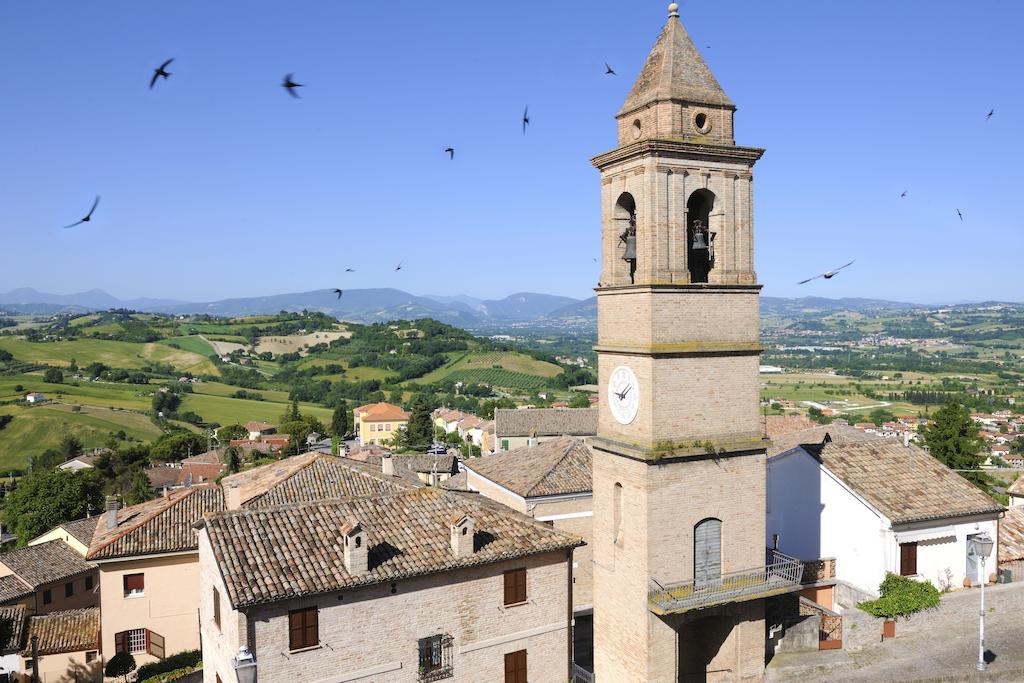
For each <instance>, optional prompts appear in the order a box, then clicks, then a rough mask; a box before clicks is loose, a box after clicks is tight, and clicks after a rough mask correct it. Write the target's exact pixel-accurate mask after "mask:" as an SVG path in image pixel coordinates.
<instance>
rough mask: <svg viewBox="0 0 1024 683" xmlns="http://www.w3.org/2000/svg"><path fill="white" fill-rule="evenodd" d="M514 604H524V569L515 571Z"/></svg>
mask: <svg viewBox="0 0 1024 683" xmlns="http://www.w3.org/2000/svg"><path fill="white" fill-rule="evenodd" d="M516 602H526V570H525V569H517V570H516ZM524 654H525V653H524Z"/></svg>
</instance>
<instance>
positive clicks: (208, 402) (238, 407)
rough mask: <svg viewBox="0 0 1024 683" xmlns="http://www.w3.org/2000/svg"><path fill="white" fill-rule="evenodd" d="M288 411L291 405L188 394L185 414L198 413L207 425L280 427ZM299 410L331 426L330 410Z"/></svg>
mask: <svg viewBox="0 0 1024 683" xmlns="http://www.w3.org/2000/svg"><path fill="white" fill-rule="evenodd" d="M261 393H262V392H261ZM265 395H266V394H264V396H265ZM287 407H288V403H287V401H282V402H277V401H249V400H246V399H240V398H228V397H226V396H212V395H210V394H184V400H183V401H182V407H181V410H192V411H195V412H197V413H199V414H200V415H202V416H203V419H204V420H206V421H207V422H219V423H220V424H222V425H227V424H245V423H246V422H249V421H250V420H256V421H264V422H270V423H271V424H277V422H278V420H279V419H280V418H281V415H282V414H284V411H285V409H286V408H287ZM299 410H300V411H301V412H302V413H303V414H306V415H314V416H315V417H317V418H318V419H319V420H320V421H321V422H323V423H324V424H325V425H327V424H330V422H331V412H332V411H331V409H330V408H324V407H322V406H314V405H310V404H305V403H300V404H299Z"/></svg>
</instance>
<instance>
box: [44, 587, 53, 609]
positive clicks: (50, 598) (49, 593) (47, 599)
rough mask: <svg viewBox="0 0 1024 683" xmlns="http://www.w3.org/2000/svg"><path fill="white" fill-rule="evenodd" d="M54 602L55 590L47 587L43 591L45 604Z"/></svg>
mask: <svg viewBox="0 0 1024 683" xmlns="http://www.w3.org/2000/svg"><path fill="white" fill-rule="evenodd" d="M51 602H53V591H51V590H49V589H47V590H44V591H43V604H44V605H49V604H50V603H51Z"/></svg>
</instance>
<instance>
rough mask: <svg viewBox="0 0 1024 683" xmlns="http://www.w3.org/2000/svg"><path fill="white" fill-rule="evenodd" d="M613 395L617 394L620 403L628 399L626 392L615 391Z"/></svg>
mask: <svg viewBox="0 0 1024 683" xmlns="http://www.w3.org/2000/svg"><path fill="white" fill-rule="evenodd" d="M612 393H613V394H615V395H616V396H618V397H619V400H620V401H622V400H624V399H625V398H626V394H625V393H624V392H621V391H613V392H612Z"/></svg>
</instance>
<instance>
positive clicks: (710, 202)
mask: <svg viewBox="0 0 1024 683" xmlns="http://www.w3.org/2000/svg"><path fill="white" fill-rule="evenodd" d="M714 206H715V194H714V192H711V191H710V190H697V191H696V192H694V193H693V194H692V195H690V199H689V200H688V201H687V202H686V209H687V212H686V215H687V225H686V247H687V258H686V263H687V267H688V268H689V271H690V282H707V281H708V274H709V273H710V272H711V269H712V268H714V267H715V233H713V232H711V224H710V220H711V218H710V217H711V210H712V209H713V208H714Z"/></svg>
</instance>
